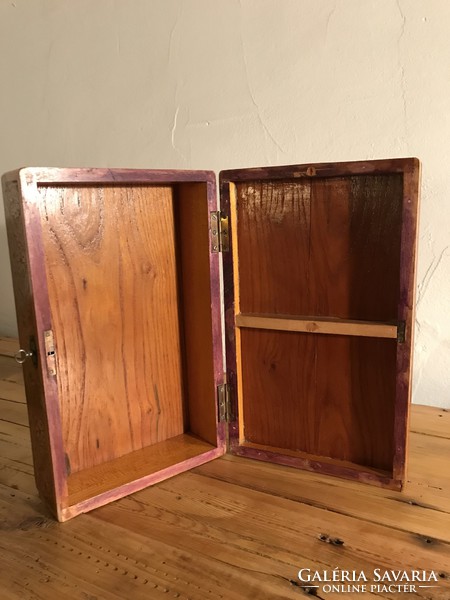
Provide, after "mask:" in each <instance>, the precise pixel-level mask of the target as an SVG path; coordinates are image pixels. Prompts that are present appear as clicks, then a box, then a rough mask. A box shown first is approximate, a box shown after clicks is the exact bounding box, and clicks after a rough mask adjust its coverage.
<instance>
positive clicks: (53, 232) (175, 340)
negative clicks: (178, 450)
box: [40, 186, 184, 472]
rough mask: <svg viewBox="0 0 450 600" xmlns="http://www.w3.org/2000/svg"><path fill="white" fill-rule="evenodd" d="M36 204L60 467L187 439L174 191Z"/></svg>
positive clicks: (142, 189)
mask: <svg viewBox="0 0 450 600" xmlns="http://www.w3.org/2000/svg"><path fill="white" fill-rule="evenodd" d="M40 194H41V198H42V202H41V204H40V210H41V220H42V231H43V241H44V248H45V258H46V268H47V279H48V287H49V300H50V307H51V313H52V322H53V329H54V335H55V343H56V353H57V366H58V376H57V380H58V390H59V401H60V411H61V420H62V431H63V440H64V447H65V452H66V463H67V469H68V471H69V472H77V471H80V470H82V469H85V468H89V467H92V466H94V465H96V464H99V463H103V462H105V461H109V460H112V459H114V458H117V457H120V456H123V455H124V454H127V453H128V452H132V451H134V450H138V449H140V448H143V447H145V446H148V445H151V444H154V443H157V442H160V441H163V440H165V439H167V438H170V437H173V436H176V435H179V434H181V433H183V428H184V426H183V411H182V373H181V371H182V365H181V359H180V329H179V317H178V305H177V273H176V264H175V241H174V217H173V199H172V188H171V187H170V186H133V187H132V186H123V187H119V186H114V187H108V186H106V187H100V186H80V187H77V186H47V187H41V188H40ZM119 223H120V227H119ZM155 339H157V340H158V344H155ZM80 441H81V443H80Z"/></svg>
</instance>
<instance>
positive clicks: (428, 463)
mask: <svg viewBox="0 0 450 600" xmlns="http://www.w3.org/2000/svg"><path fill="white" fill-rule="evenodd" d="M1 391H2V384H1V383H0V396H1ZM19 408H21V409H22V411H23V413H24V414H25V411H26V407H25V405H24V404H20V405H19ZM416 411H417V418H416V419H415V421H416V428H418V429H420V423H423V433H413V434H412V435H411V444H410V468H409V477H408V479H409V480H410V481H409V482H408V483H407V484H406V488H405V491H404V492H402V493H400V492H394V491H392V490H384V489H381V488H374V487H372V486H368V485H364V484H361V483H357V482H352V481H345V480H342V479H339V478H334V477H324V476H323V475H322V476H321V475H319V474H316V473H308V472H304V471H303V472H302V471H298V470H295V469H290V468H287V467H282V466H279V465H272V464H269V463H261V462H256V461H251V460H246V459H242V458H236V457H229V456H228V457H224V458H221V459H218V460H215V461H212V462H209V463H207V464H205V465H203V466H201V467H198V468H197V469H195V470H194V471H193V472H191V473H185V474H182V475H179V476H177V477H176V478H172V479H170V480H168V481H165V482H164V483H160V484H158V485H155V486H153V487H152V488H149V489H146V490H144V491H142V492H139V493H138V494H134V495H133V496H131V497H129V498H126V499H122V500H120V501H118V502H115V503H113V504H111V505H109V506H106V507H103V508H100V509H98V510H96V511H94V512H92V513H90V514H89V515H81V516H79V517H77V518H76V519H74V520H72V521H70V522H68V523H64V524H62V525H61V524H58V523H56V522H55V521H54V520H53V519H52V518H50V517H49V515H48V513H47V512H46V509H45V508H44V506H43V504H42V503H41V502H40V501H39V500H38V499H37V497H36V495H35V492H34V493H33V479H32V475H31V474H30V467H29V466H26V465H24V464H23V463H18V462H16V461H14V460H12V459H11V457H10V454H9V451H8V450H6V448H0V584H1V587H2V598H3V597H5V598H6V599H7V600H24V599H25V600H36V598H45V599H47V598H48V599H49V600H53V598H54V599H55V600H57V599H58V598H62V597H63V598H67V599H68V600H72V599H73V600H80V599H81V597H82V598H83V599H84V600H85V599H86V598H87V597H88V595H90V596H91V597H97V598H104V599H105V600H125V599H126V600H128V598H130V597H132V598H133V599H136V600H146V599H147V598H149V597H152V598H153V597H155V598H159V596H161V598H162V597H164V598H165V597H175V598H179V599H180V598H181V599H183V600H187V599H188V598H189V599H190V600H204V599H205V597H207V598H209V597H214V598H218V599H219V600H242V598H243V590H245V592H244V593H245V597H248V596H249V595H250V594H251V596H252V597H256V598H258V599H260V600H284V599H292V600H295V598H298V597H299V594H300V596H301V595H302V594H301V591H300V589H299V588H298V586H297V585H296V584H298V580H297V571H298V569H299V568H301V567H303V568H311V569H313V570H314V569H320V570H322V569H328V570H332V569H334V568H335V567H336V565H339V567H340V568H341V569H348V570H357V571H358V572H359V570H361V569H365V570H366V571H367V572H372V570H373V569H374V568H383V569H384V568H386V569H394V570H399V569H401V570H403V569H418V568H419V569H433V570H435V571H436V572H437V573H439V574H440V575H441V576H439V581H438V584H437V587H436V588H433V589H428V590H420V589H419V590H417V593H416V594H408V597H411V598H417V600H448V598H449V597H450V520H449V519H450V476H449V473H450V469H449V462H450V445H449V444H450V440H449V439H448V437H445V436H446V435H447V430H448V427H447V423H446V421H445V419H446V414H445V413H443V411H442V410H439V409H431V408H429V407H417V406H413V407H412V413H413V422H414V414H415V413H416ZM440 412H441V413H443V415H444V416H443V417H438V416H437V415H438V414H439V413H440ZM431 424H433V425H432V426H433V428H436V435H434V434H431V433H430V431H429V430H430V426H431ZM19 430H20V431H22V432H23V433H22V434H20V432H19ZM0 431H3V432H4V433H3V435H4V438H3V439H10V440H11V442H13V441H14V444H15V447H16V448H17V449H18V450H19V451H20V452H22V455H23V457H24V460H25V461H27V463H28V464H30V463H31V450H30V442H29V437H28V435H24V434H26V433H27V432H26V429H25V428H24V427H23V426H17V425H16V426H15V425H13V424H12V423H9V422H2V421H1V414H0ZM0 443H1V440H0ZM10 447H11V448H12V447H13V446H12V445H11V446H10ZM5 483H6V485H5ZM2 484H3V485H2ZM13 486H15V487H13ZM174 533H176V535H175V534H174ZM321 536H322V537H323V540H322V539H321ZM333 539H339V540H341V541H342V542H343V544H337V545H335V544H333V543H327V540H333ZM225 581H226V586H224V582H225ZM80 590H82V593H81V592H80ZM80 593H81V595H80ZM320 596H321V595H320V593H319V595H318V597H320ZM347 596H348V597H351V594H347ZM365 596H368V597H370V596H371V594H370V593H366V594H365ZM323 597H324V598H325V595H323ZM326 597H327V598H333V597H336V598H339V597H342V594H327V595H326ZM355 597H356V595H355ZM358 597H359V596H358ZM374 597H375V596H374ZM376 597H377V598H390V599H391V600H395V599H396V598H400V597H402V594H389V593H379V594H377V595H376ZM405 597H406V595H405Z"/></svg>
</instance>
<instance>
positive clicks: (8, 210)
mask: <svg viewBox="0 0 450 600" xmlns="http://www.w3.org/2000/svg"><path fill="white" fill-rule="evenodd" d="M2 184H3V198H4V205H5V217H6V227H7V233H8V246H9V256H10V261H11V271H12V277H13V287H14V301H15V307H16V313H17V315H18V319H17V324H18V330H19V340H18V342H17V346H18V347H22V348H24V349H25V350H29V349H30V342H31V340H32V339H33V340H34V342H35V344H36V346H37V347H39V345H40V340H39V336H38V335H37V324H36V311H35V307H34V294H33V290H32V285H31V267H30V262H29V250H28V245H27V236H26V231H25V221H26V217H25V215H24V207H23V204H22V189H21V187H20V184H19V178H18V174H17V173H12V174H11V176H4V177H3V178H2ZM4 360H5V359H4V357H3V356H2V357H1V360H0V363H3V364H4ZM9 364H10V366H11V369H12V365H13V363H12V360H10V361H9ZM14 365H15V366H14V369H12V373H14V376H12V374H11V375H9V376H7V377H6V379H7V380H8V384H9V385H8V388H7V390H8V391H7V393H8V396H7V398H8V399H16V395H17V388H16V387H15V386H14V385H11V384H15V383H23V382H24V380H25V392H26V396H27V398H28V402H27V410H28V417H29V419H30V421H31V423H32V427H31V439H32V442H33V460H34V468H35V476H36V482H37V485H38V488H39V493H40V494H41V496H42V498H44V499H45V500H46V502H47V503H48V504H49V505H50V506H53V507H56V503H57V500H56V497H57V486H55V478H54V476H53V470H54V466H55V461H54V456H53V455H52V442H51V438H50V432H49V421H48V416H47V413H46V411H45V408H44V407H45V394H44V385H43V380H42V372H41V370H40V369H39V368H37V367H36V366H35V365H34V364H33V362H32V361H30V360H28V361H26V362H25V363H24V365H23V371H22V368H18V365H17V364H15V363H14ZM5 391H6V390H5ZM11 393H12V394H13V396H12V398H11V395H10V394H11Z"/></svg>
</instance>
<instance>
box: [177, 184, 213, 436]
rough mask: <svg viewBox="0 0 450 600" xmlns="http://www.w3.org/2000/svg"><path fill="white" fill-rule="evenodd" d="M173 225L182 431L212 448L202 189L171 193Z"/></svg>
mask: <svg viewBox="0 0 450 600" xmlns="http://www.w3.org/2000/svg"><path fill="white" fill-rule="evenodd" d="M175 222H176V230H177V240H178V261H179V283H180V314H181V319H182V322H183V332H184V336H183V346H182V354H183V362H184V373H185V377H184V381H185V406H186V413H187V414H186V429H187V430H188V431H191V432H192V433H194V434H195V435H198V436H199V437H201V438H202V439H204V440H206V441H208V442H209V443H210V444H217V418H216V400H215V398H216V388H215V384H214V368H213V324H212V317H211V290H210V283H211V280H210V263H209V210H208V203H207V198H206V185H204V184H199V183H193V184H183V185H180V186H178V187H177V192H176V205H175Z"/></svg>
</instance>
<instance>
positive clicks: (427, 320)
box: [0, 0, 450, 406]
mask: <svg viewBox="0 0 450 600" xmlns="http://www.w3.org/2000/svg"><path fill="white" fill-rule="evenodd" d="M449 23H450V2H449V1H448V0H397V1H396V0H335V1H332V0H241V1H238V0H127V1H126V2H125V1H123V0H122V1H120V0H95V1H93V0H32V1H30V0H0V75H1V79H0V81H1V84H2V93H1V95H0V172H5V171H7V170H11V169H13V168H16V167H19V166H24V165H44V166H121V167H146V168H158V167H161V168H181V167H183V168H206V169H214V170H215V171H219V170H220V169H224V168H231V167H249V166H263V165H277V164H292V163H302V162H310V161H343V160H354V159H355V160H357V159H370V158H387V157H402V156H417V157H419V158H420V159H421V160H422V162H423V193H422V211H421V226H420V253H419V265H418V313H417V337H416V351H415V385H414V401H415V402H418V403H424V404H435V405H440V406H450V394H449V389H450V302H449V298H450V277H449V262H450V209H449V190H450V168H449V165H450V35H449ZM0 210H1V207H0ZM0 214H1V216H0V281H1V288H0V289H1V292H0V294H1V298H0V333H2V334H6V335H14V334H15V332H16V324H15V312H14V305H13V296H12V288H11V276H10V270H9V262H8V256H7V246H6V236H5V226H4V220H3V212H1V213H0Z"/></svg>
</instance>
